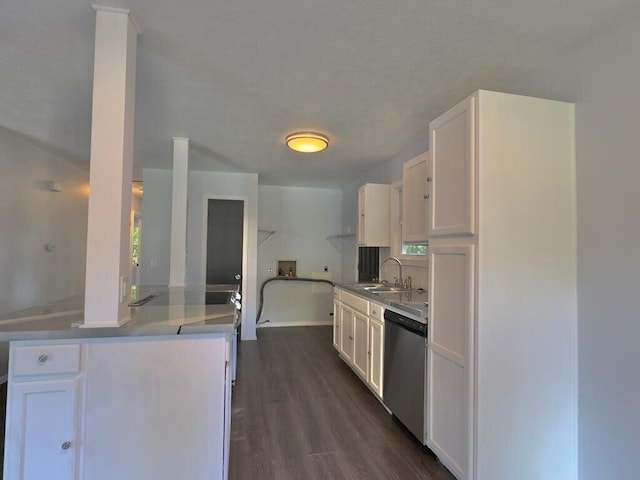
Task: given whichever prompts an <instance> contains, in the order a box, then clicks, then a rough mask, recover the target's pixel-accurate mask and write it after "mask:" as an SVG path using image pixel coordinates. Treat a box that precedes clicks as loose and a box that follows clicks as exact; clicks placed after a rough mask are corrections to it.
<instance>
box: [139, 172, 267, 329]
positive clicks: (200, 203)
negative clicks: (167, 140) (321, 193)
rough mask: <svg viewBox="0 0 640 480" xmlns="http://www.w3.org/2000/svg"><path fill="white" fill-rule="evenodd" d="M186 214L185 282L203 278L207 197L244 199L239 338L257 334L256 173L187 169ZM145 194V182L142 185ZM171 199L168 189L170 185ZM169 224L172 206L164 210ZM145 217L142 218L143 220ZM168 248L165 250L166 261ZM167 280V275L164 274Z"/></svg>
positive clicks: (205, 266)
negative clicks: (243, 247)
mask: <svg viewBox="0 0 640 480" xmlns="http://www.w3.org/2000/svg"><path fill="white" fill-rule="evenodd" d="M188 188H189V190H188V191H189V193H188V195H189V200H188V218H187V271H186V283H187V285H194V284H196V285H202V284H204V283H205V281H206V268H207V257H206V236H205V235H206V230H207V223H206V217H205V215H206V209H205V205H206V204H207V199H209V198H229V199H244V200H245V209H246V213H247V219H248V223H247V224H246V225H245V227H246V232H245V235H246V239H247V248H248V251H247V257H246V259H245V271H244V272H243V288H242V294H243V311H242V339H243V340H251V339H255V338H256V333H255V326H256V325H255V320H256V313H257V312H256V309H257V306H256V304H257V296H258V292H257V288H256V282H257V280H256V273H257V272H256V265H257V234H258V231H257V230H258V175H257V174H249V173H218V172H189V187H188ZM145 195H146V185H145ZM169 199H171V189H169ZM167 216H168V219H169V220H168V221H169V225H171V208H170V205H169V209H168V210H167ZM143 221H144V220H143ZM169 254H170V248H169V249H168V250H167V261H168V258H169ZM167 280H168V277H167Z"/></svg>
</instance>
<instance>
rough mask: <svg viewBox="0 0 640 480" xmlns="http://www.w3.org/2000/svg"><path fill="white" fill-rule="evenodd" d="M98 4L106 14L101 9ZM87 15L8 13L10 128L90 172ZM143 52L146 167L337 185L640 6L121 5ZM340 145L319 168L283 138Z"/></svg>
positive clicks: (130, 0) (83, 9)
mask: <svg viewBox="0 0 640 480" xmlns="http://www.w3.org/2000/svg"><path fill="white" fill-rule="evenodd" d="M96 1H97V2H98V3H100V1H99V0H94V2H93V3H96ZM91 3H92V2H91V1H89V0H6V1H3V2H1V3H0V105H2V107H1V108H0V124H1V125H3V126H5V127H7V128H9V129H12V130H15V131H18V132H20V133H22V134H24V135H27V136H28V137H31V138H32V139H34V140H36V141H37V142H39V143H41V144H42V145H45V146H47V148H51V149H54V150H57V151H60V152H65V153H66V154H67V155H70V156H71V157H72V158H74V159H75V161H77V162H79V163H82V162H84V163H85V164H88V156H89V142H90V128H91V88H92V69H93V41H94V39H93V35H94V27H95V12H94V10H93V9H92V8H91ZM101 4H103V5H107V6H115V7H124V8H129V9H130V10H131V13H132V14H133V16H134V18H135V19H136V22H137V23H138V24H139V26H140V29H141V31H142V33H141V35H140V37H139V41H138V57H137V58H138V64H137V90H136V122H135V163H136V166H137V167H157V168H170V167H171V161H172V159H171V154H172V147H171V137H174V136H179V137H188V138H190V139H191V140H192V142H193V144H192V149H191V164H192V166H193V168H194V169H198V170H220V171H238V172H257V173H259V174H260V177H259V178H260V183H263V184H272V185H298V186H339V185H342V184H344V183H345V182H347V181H349V180H352V179H354V178H356V177H358V176H359V175H361V174H362V172H364V171H366V170H369V169H371V168H373V167H374V166H376V165H377V164H378V163H380V162H383V161H386V160H389V159H391V158H394V157H395V156H397V155H398V154H400V153H401V152H403V151H404V150H406V149H407V148H409V147H411V146H413V145H419V144H421V143H422V144H424V145H426V144H427V138H426V137H427V132H428V123H429V121H430V120H432V119H433V118H435V117H436V116H437V115H439V114H440V113H442V112H443V111H444V110H446V108H448V107H449V106H451V105H453V104H454V103H455V102H457V101H459V100H461V99H462V98H463V97H465V96H467V95H469V94H470V93H472V92H473V91H474V90H476V89H478V88H486V89H494V90H500V89H504V88H506V87H507V86H508V85H510V84H511V83H513V82H514V81H516V80H517V79H519V78H520V77H522V76H523V75H525V74H526V73H528V72H530V71H532V70H534V69H535V68H536V67H537V66H539V65H540V64H541V63H542V62H543V61H545V60H547V59H549V58H550V57H552V56H553V55H554V54H555V53H556V52H558V51H559V50H562V49H565V48H567V47H569V46H571V45H573V44H576V43H579V42H583V41H586V40H587V39H588V38H589V37H590V36H592V35H595V34H597V32H598V31H600V29H603V28H607V27H609V26H610V25H611V24H612V23H613V22H615V21H616V20H617V19H618V18H619V17H621V16H624V15H625V14H626V13H627V12H628V11H630V10H631V9H632V8H634V7H637V5H638V0H562V1H558V0H484V1H483V0H476V1H473V0H468V1H463V0H430V1H429V0H404V1H392V0H322V1H318V0H181V1H176V0H122V1H105V2H104V3H101ZM307 129H308V130H314V131H318V132H322V133H325V134H327V135H328V136H329V138H330V146H329V148H328V149H327V150H325V151H324V152H322V153H319V154H315V155H308V154H307V155H304V154H296V153H293V152H290V151H288V150H287V149H286V147H285V146H284V142H283V141H284V137H285V136H286V134H288V133H291V132H293V131H299V130H307Z"/></svg>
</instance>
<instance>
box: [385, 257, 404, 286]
mask: <svg viewBox="0 0 640 480" xmlns="http://www.w3.org/2000/svg"><path fill="white" fill-rule="evenodd" d="M389 260H393V261H395V262H396V263H397V264H398V270H399V271H398V275H399V276H400V278H399V279H398V282H396V286H398V285H399V286H402V285H403V283H404V281H403V280H402V262H400V260H398V258H397V257H388V258H385V259H384V260H383V261H382V263H381V264H380V270H382V267H384V264H385V263H387V262H388V261H389ZM394 278H395V277H394Z"/></svg>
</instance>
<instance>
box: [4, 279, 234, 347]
mask: <svg viewBox="0 0 640 480" xmlns="http://www.w3.org/2000/svg"><path fill="white" fill-rule="evenodd" d="M237 291H238V286H237V285H207V286H189V287H166V286H165V287H163V286H153V287H144V288H140V289H139V290H138V292H137V297H136V298H134V299H133V300H134V301H135V300H138V299H142V298H145V297H147V296H149V295H155V296H154V297H153V299H152V300H151V301H149V302H147V303H145V304H143V305H141V306H138V307H131V320H130V321H129V322H127V323H126V324H124V325H122V326H121V327H108V328H82V327H80V325H81V324H82V322H83V318H84V317H83V308H84V298H83V297H82V296H76V297H71V298H68V299H65V300H61V301H57V302H53V303H50V304H46V305H38V306H35V307H31V308H28V309H25V310H21V311H18V312H14V313H11V314H7V315H2V316H0V341H7V340H48V339H64V338H78V339H81V338H102V337H130V336H151V335H177V334H178V333H180V334H203V333H232V332H233V331H234V329H235V328H236V327H237V326H238V324H239V321H240V320H239V316H238V315H237V311H236V306H235V304H233V303H222V304H221V303H211V302H207V295H209V300H211V298H212V297H211V294H213V295H214V297H219V298H215V301H219V300H220V298H221V297H220V295H217V294H218V293H228V296H229V298H231V296H232V294H234V293H235V292H237Z"/></svg>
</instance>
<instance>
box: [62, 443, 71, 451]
mask: <svg viewBox="0 0 640 480" xmlns="http://www.w3.org/2000/svg"><path fill="white" fill-rule="evenodd" d="M61 447H62V449H63V450H69V449H70V448H71V442H64V443H63V444H62V445H61Z"/></svg>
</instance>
